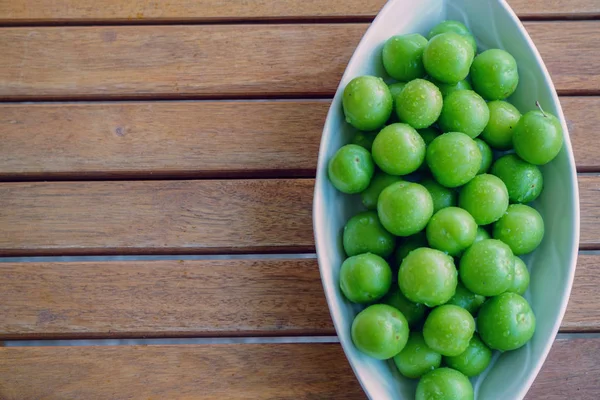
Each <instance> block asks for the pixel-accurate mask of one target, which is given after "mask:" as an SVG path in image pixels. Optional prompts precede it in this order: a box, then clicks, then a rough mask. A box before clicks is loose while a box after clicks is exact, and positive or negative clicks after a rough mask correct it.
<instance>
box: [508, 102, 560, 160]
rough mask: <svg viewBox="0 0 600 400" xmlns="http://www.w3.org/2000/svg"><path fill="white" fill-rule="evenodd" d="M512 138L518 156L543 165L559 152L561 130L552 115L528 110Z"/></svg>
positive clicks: (557, 121)
mask: <svg viewBox="0 0 600 400" xmlns="http://www.w3.org/2000/svg"><path fill="white" fill-rule="evenodd" d="M512 139H513V145H514V147H515V151H516V152H517V155H518V156H519V157H521V158H522V159H523V160H525V161H527V162H529V163H531V164H535V165H544V164H548V163H549V162H550V161H552V160H554V158H555V157H556V156H557V155H558V153H559V152H560V149H561V148H562V145H563V130H562V126H561V124H560V121H559V120H558V118H556V117H555V116H554V115H552V114H549V113H542V112H541V111H537V110H536V111H529V112H528V113H526V114H525V115H523V116H522V117H521V119H520V120H519V123H518V124H517V126H516V127H515V129H514V132H513V138H512Z"/></svg>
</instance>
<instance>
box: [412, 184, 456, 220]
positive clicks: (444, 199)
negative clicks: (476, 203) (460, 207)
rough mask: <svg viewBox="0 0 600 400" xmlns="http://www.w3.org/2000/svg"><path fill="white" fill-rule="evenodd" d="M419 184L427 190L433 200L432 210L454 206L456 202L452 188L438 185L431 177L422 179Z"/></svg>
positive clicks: (436, 210)
mask: <svg viewBox="0 0 600 400" xmlns="http://www.w3.org/2000/svg"><path fill="white" fill-rule="evenodd" d="M420 184H421V185H423V186H424V187H425V189H427V190H428V191H429V194H430V195H431V199H432V200H433V212H434V213H436V212H438V211H439V210H441V209H442V208H446V207H452V206H455V205H456V203H457V194H456V192H455V191H454V190H453V189H448V188H447V187H445V186H442V185H440V184H439V183H437V182H436V181H435V180H433V179H423V180H422V181H421V182H420Z"/></svg>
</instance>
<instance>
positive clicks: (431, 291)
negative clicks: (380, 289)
mask: <svg viewBox="0 0 600 400" xmlns="http://www.w3.org/2000/svg"><path fill="white" fill-rule="evenodd" d="M398 285H399V286H400V290H401V291H402V293H403V294H404V295H405V296H406V298H408V299H409V300H410V301H412V302H415V303H419V304H425V305H426V306H428V307H435V306H438V305H440V304H444V303H446V302H447V301H448V300H450V299H451V298H452V296H454V293H455V291H456V285H457V272H456V267H455V266H454V260H453V259H452V257H450V256H448V255H447V254H444V253H442V252H441V251H439V250H434V249H430V248H427V247H421V248H418V249H415V250H413V251H411V252H410V253H409V254H408V255H407V256H406V257H405V258H404V260H403V261H402V264H400V270H399V272H398Z"/></svg>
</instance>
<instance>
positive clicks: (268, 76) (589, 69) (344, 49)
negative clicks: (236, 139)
mask: <svg viewBox="0 0 600 400" xmlns="http://www.w3.org/2000/svg"><path fill="white" fill-rule="evenodd" d="M367 26H368V25H367V24H318V25H293V24H290V25H238V26H234V25H213V26H120V27H118V26H117V27H50V28H6V29H3V31H2V33H3V35H2V37H1V38H0V54H2V55H3V57H2V59H1V60H0V99H3V100H19V99H20V100H34V99H38V100H42V99H76V100H82V99H115V98H118V99H130V98H174V99H180V98H231V97H244V98H245V97H285V96H331V95H332V94H333V93H334V92H335V90H336V88H337V85H338V82H339V79H340V77H341V75H342V73H343V71H344V69H345V67H346V64H347V62H348V60H349V59H350V56H351V55H352V53H353V52H354V49H355V48H356V45H357V43H358V41H359V40H360V38H361V36H362V34H363V33H364V31H365V30H366V28H367ZM526 27H527V29H528V30H529V32H530V33H531V36H532V38H533V39H534V41H535V42H536V44H537V45H538V48H539V50H540V52H541V54H542V56H543V57H544V59H545V61H546V63H547V66H548V68H549V70H550V73H551V74H552V77H553V79H554V83H555V85H556V87H557V89H558V91H559V92H561V93H562V94H569V93H571V94H573V93H574V94H581V93H586V94H593V93H599V92H600V72H599V71H598V69H597V68H596V67H595V66H596V65H598V64H599V63H600V51H599V50H600V41H598V40H590V38H593V37H599V36H600V21H586V22H581V21H580V22H530V23H527V24H526ZM575 59H577V60H578V62H576V63H575V62H572V60H575Z"/></svg>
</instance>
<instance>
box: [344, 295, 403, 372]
mask: <svg viewBox="0 0 600 400" xmlns="http://www.w3.org/2000/svg"><path fill="white" fill-rule="evenodd" d="M408 334H409V330H408V322H407V321H406V318H404V315H402V313H401V312H400V311H398V310H396V309H395V308H394V307H391V306H388V305H387V304H374V305H372V306H369V307H367V308H365V309H364V310H363V311H361V312H360V313H358V315H357V316H356V317H355V318H354V321H353V322H352V328H351V336H352V342H353V343H354V345H355V346H356V348H357V349H358V350H360V351H362V352H363V353H365V354H367V355H369V356H371V357H374V358H376V359H378V360H387V359H389V358H392V357H394V356H395V355H396V354H398V353H400V352H401V351H402V349H404V346H405V345H406V342H407V341H408Z"/></svg>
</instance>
